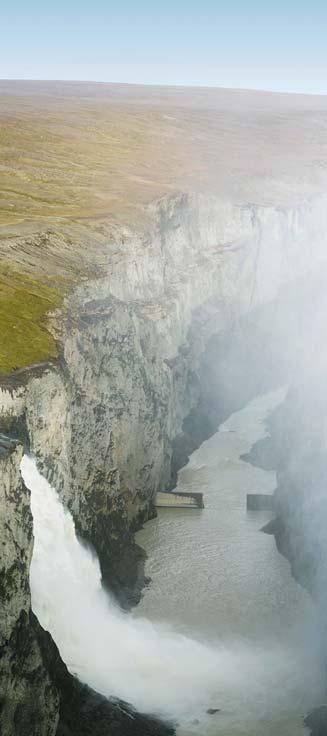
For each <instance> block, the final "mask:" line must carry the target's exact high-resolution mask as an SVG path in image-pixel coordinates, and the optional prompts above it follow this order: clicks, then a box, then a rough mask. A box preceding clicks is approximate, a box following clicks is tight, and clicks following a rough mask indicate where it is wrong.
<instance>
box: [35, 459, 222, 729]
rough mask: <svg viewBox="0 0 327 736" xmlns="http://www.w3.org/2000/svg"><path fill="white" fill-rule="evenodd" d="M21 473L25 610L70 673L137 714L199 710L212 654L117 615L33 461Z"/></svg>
mask: <svg viewBox="0 0 327 736" xmlns="http://www.w3.org/2000/svg"><path fill="white" fill-rule="evenodd" d="M21 472H22V476H23V478H24V481H25V484H26V485H27V487H28V488H29V489H30V491H31V507H32V514H33V523H34V537H35V541H34V551H33V558H32V564H31V571H30V584H31V593H32V607H33V610H34V612H35V614H36V615H37V617H38V619H39V621H40V623H41V625H42V626H43V628H44V629H46V630H48V631H49V632H50V633H51V635H52V637H53V639H54V640H55V642H56V644H57V646H58V647H59V650H60V653H61V655H62V657H63V659H64V661H65V662H66V664H67V666H68V668H69V670H70V671H71V672H73V673H74V674H76V675H77V677H78V678H79V679H80V680H82V681H83V682H87V683H88V684H89V685H90V686H92V687H93V688H94V689H95V690H97V691H98V692H101V693H102V694H104V695H106V696H117V697H119V698H122V699H123V700H127V701H128V702H130V703H133V705H134V706H135V707H136V708H137V709H139V710H140V711H145V712H155V713H158V714H162V715H164V716H167V717H168V716H172V715H174V716H176V714H177V715H178V716H180V717H182V716H183V715H184V714H185V715H186V714H189V713H190V710H191V711H197V710H199V711H201V710H202V711H203V709H206V708H207V707H208V706H209V705H210V703H209V700H210V692H212V691H213V690H215V689H216V683H217V678H218V662H217V657H216V655H215V653H213V652H211V651H210V650H209V648H208V647H206V646H204V645H202V644H200V643H198V642H196V641H193V640H191V639H189V638H187V637H185V636H182V635H179V634H175V633H173V632H172V631H170V630H169V629H168V628H166V627H165V626H164V625H153V624H152V623H151V622H150V621H148V620H145V619H137V618H135V617H134V616H133V615H132V614H127V613H125V612H123V611H122V610H121V609H120V608H119V606H118V605H117V603H116V602H115V601H114V600H113V599H112V598H111V597H110V596H109V595H108V594H107V593H106V592H105V591H103V589H102V587H101V573H100V566H99V562H98V559H97V557H96V556H95V555H94V554H93V553H92V552H91V551H90V550H89V549H88V548H86V547H85V546H84V545H82V544H81V543H80V542H79V540H78V539H77V536H76V533H75V527H74V522H73V519H72V516H71V514H70V513H69V512H68V511H67V510H66V509H64V507H63V506H62V504H61V502H60V500H59V497H58V494H57V493H56V491H55V490H54V489H53V488H52V487H51V486H50V484H49V483H48V482H47V481H46V480H45V478H43V477H42V476H41V474H40V473H39V471H38V469H37V467H36V463H35V461H34V460H33V459H32V458H30V457H27V456H25V457H24V458H23V460H22V465H21Z"/></svg>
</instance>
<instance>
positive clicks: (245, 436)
mask: <svg viewBox="0 0 327 736" xmlns="http://www.w3.org/2000/svg"><path fill="white" fill-rule="evenodd" d="M283 395H284V391H283V390H280V391H277V392H273V393H271V394H266V395H264V396H261V397H258V398H257V399H255V400H254V401H252V402H250V403H249V404H248V405H247V406H246V407H245V408H244V409H242V410H241V411H238V412H236V413H235V414H233V415H232V416H231V417H230V418H229V419H228V420H227V421H226V422H225V423H224V424H222V425H221V426H220V428H219V431H218V432H217V433H216V434H215V435H214V436H213V437H211V438H210V439H209V440H208V441H207V442H204V443H203V444H202V446H201V447H200V449H198V450H197V451H196V452H194V453H193V455H192V456H191V458H190V461H189V463H188V464H187V466H186V467H185V468H184V469H183V470H181V471H180V473H179V478H178V486H177V488H178V490H179V491H183V492H188V491H203V493H204V502H205V509H204V510H201V511H198V510H177V509H174V510H173V509H160V510H159V513H158V518H157V519H155V520H153V521H151V522H150V523H148V524H147V525H146V526H145V527H144V529H143V530H142V531H140V532H139V533H138V535H137V542H138V543H139V544H140V545H141V546H142V547H143V548H144V549H145V550H146V552H147V554H148V562H147V568H146V572H147V574H148V575H149V576H151V578H152V582H151V585H150V586H149V587H148V588H147V589H146V591H145V594H144V597H143V600H142V602H141V604H140V605H139V606H138V608H137V609H136V611H137V612H136V615H137V616H146V617H147V618H148V619H151V620H152V621H165V623H166V624H167V623H169V624H170V625H171V626H172V627H173V629H174V630H175V631H178V632H181V633H183V634H186V635H187V636H189V637H193V638H195V639H198V640H200V641H202V642H205V643H206V644H207V645H208V646H209V647H210V648H211V649H213V650H217V651H219V652H220V656H221V666H222V672H221V677H219V680H218V681H217V688H216V693H213V692H210V704H209V706H208V707H211V708H219V709H220V710H219V712H217V713H216V714H212V715H207V714H206V715H204V714H203V715H201V716H199V714H196V715H195V714H194V713H192V712H191V713H190V717H189V720H188V723H185V722H184V725H183V727H181V728H180V729H179V733H180V734H183V736H184V735H185V736H186V735H187V734H193V733H199V734H201V735H202V736H205V735H206V734H207V735H208V736H209V735H211V734H212V735H213V734H220V733H222V734H223V735H224V736H232V735H234V734H244V736H263V734H265V735H266V736H297V735H300V734H303V733H307V730H306V729H305V727H304V726H303V722H302V716H303V715H305V714H306V712H307V710H308V709H310V707H312V706H313V705H315V704H316V702H317V700H319V684H318V683H319V669H318V665H317V661H318V657H317V648H316V643H315V613H314V608H313V605H312V601H311V600H310V598H309V596H308V594H307V593H306V592H305V591H304V590H303V589H302V588H301V587H300V586H299V585H298V584H297V583H296V582H295V581H294V579H293V578H292V576H291V573H290V567H289V564H288V562H287V561H286V560H285V559H284V558H283V557H282V556H281V555H280V554H279V553H278V551H277V549H276V546H275V541H274V538H273V537H271V536H268V535H267V534H264V533H262V532H261V531H260V528H261V527H262V526H263V525H264V524H265V523H266V522H267V521H268V520H269V519H270V518H271V513H269V512H262V511H261V512H251V513H247V512H246V494H247V493H248V492H260V493H272V491H273V490H274V488H275V485H276V476H275V472H267V471H265V470H262V469H260V468H257V467H254V466H252V465H250V464H249V463H246V462H243V461H242V460H241V458H240V456H241V455H242V454H243V453H246V452H248V451H249V450H250V449H251V447H252V445H253V444H254V443H255V442H256V441H257V440H258V439H260V438H262V437H264V436H265V434H266V429H265V419H266V417H267V416H268V415H269V413H270V412H271V411H272V409H273V408H274V407H275V406H276V405H278V403H280V401H281V400H282V397H283ZM185 676H187V673H185Z"/></svg>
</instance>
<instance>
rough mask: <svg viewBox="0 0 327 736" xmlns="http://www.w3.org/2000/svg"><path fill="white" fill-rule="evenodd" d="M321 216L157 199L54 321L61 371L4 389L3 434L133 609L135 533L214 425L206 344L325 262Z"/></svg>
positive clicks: (320, 206)
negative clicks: (22, 452)
mask: <svg viewBox="0 0 327 736" xmlns="http://www.w3.org/2000/svg"><path fill="white" fill-rule="evenodd" d="M325 219H326V207H325V200H324V198H318V199H317V200H315V201H313V202H307V203H303V204H302V205H301V207H300V206H299V207H294V208H293V209H290V210H288V211H284V210H282V209H280V208H276V207H271V208H270V207H259V206H257V207H255V206H252V205H251V206H250V205H248V206H245V205H242V206H236V205H232V204H230V203H228V202H225V201H222V200H218V199H216V198H214V197H202V196H199V197H195V196H192V197H191V196H177V197H172V198H167V199H164V200H161V201H160V202H158V203H156V204H154V205H152V206H151V207H150V208H149V211H148V221H149V222H150V223H151V225H149V226H148V229H147V230H146V232H144V231H142V232H138V231H129V230H128V229H127V228H126V227H125V228H124V229H122V231H121V233H120V235H119V236H118V234H117V233H116V236H115V237H116V239H119V247H118V248H116V249H115V248H114V244H113V243H112V242H110V243H108V256H107V258H106V259H104V261H103V262H102V265H101V273H102V275H101V278H100V277H99V276H98V277H97V278H94V279H93V280H92V279H89V280H83V281H82V282H81V284H80V285H79V286H78V287H77V288H76V289H75V291H74V292H73V293H72V294H71V296H70V297H69V298H68V299H67V301H66V304H65V308H64V311H63V312H61V313H60V314H59V315H54V317H53V319H52V325H53V331H54V334H56V335H57V336H59V337H60V341H61V346H62V355H61V359H60V361H59V363H58V364H56V365H55V364H53V365H52V366H45V367H44V369H43V370H42V369H37V370H34V371H27V372H25V373H24V372H23V373H22V374H18V375H16V376H15V377H14V378H12V379H11V380H9V381H6V382H4V383H3V386H2V392H1V399H0V412H1V415H2V426H3V427H5V428H7V427H8V426H11V431H16V432H18V433H19V436H21V437H22V439H23V437H25V440H26V441H28V442H29V443H30V446H31V450H32V452H33V454H34V455H35V456H36V457H37V460H38V463H39V466H40V468H41V470H42V471H43V472H44V473H46V475H47V476H48V478H49V479H50V480H51V481H52V482H53V484H54V485H55V486H56V488H57V489H58V490H59V492H60V493H61V497H62V499H63V501H64V503H66V504H67V505H68V506H69V508H70V510H71V511H72V513H73V516H74V520H75V523H76V527H77V529H78V531H79V533H80V534H81V535H82V536H83V537H84V538H85V539H87V540H88V541H89V542H91V543H92V544H93V545H94V546H95V548H96V550H97V552H98V554H99V558H100V563H101V567H102V573H103V578H104V580H105V581H106V582H107V583H108V584H109V585H110V586H111V588H112V589H113V590H114V591H115V592H116V593H117V594H118V593H119V596H120V600H121V602H122V603H123V604H124V605H130V604H131V603H134V602H136V601H137V599H138V597H139V588H140V584H141V582H142V581H141V579H139V578H138V571H139V565H138V564H137V563H138V559H141V558H142V553H141V552H140V551H138V550H137V549H136V548H135V546H134V543H133V541H132V538H131V533H132V532H133V530H134V529H135V528H136V527H137V526H139V525H140V524H141V523H142V522H143V521H144V520H146V519H147V518H148V517H149V515H151V514H152V512H153V511H152V498H153V496H154V494H155V492H156V491H157V490H163V489H165V488H169V487H170V485H171V479H172V476H174V474H175V473H176V470H177V469H178V467H180V465H181V463H183V461H184V460H185V457H187V452H188V451H189V450H191V449H193V446H194V444H196V443H197V442H199V441H201V440H202V439H203V436H204V435H205V433H206V432H210V431H212V422H213V423H214V422H215V421H216V422H217V421H218V416H217V415H216V410H213V409H212V411H211V414H212V417H210V423H208V419H207V418H206V417H207V416H208V412H207V407H208V406H210V404H211V401H210V397H209V396H207V400H206V402H205V403H203V393H205V391H204V387H205V385H206V384H208V386H209V385H211V384H210V382H207V381H206V378H205V376H206V368H205V356H206V355H207V354H208V350H209V351H210V346H211V348H212V344H213V342H215V341H217V340H218V347H217V344H216V343H215V346H214V350H215V351H216V353H217V350H218V351H219V350H220V345H219V341H221V340H225V339H226V338H225V336H226V334H227V335H229V334H230V333H231V332H232V331H234V332H235V331H236V332H237V331H241V325H242V322H243V320H244V319H245V318H246V315H247V314H255V313H256V310H260V309H262V308H263V305H268V304H269V303H271V302H272V300H274V299H275V298H276V296H277V294H278V293H279V291H280V290H281V289H282V288H283V286H284V285H288V287H289V288H290V285H291V284H295V283H296V282H297V281H298V280H299V279H301V277H302V275H303V274H304V273H305V272H307V271H308V270H310V269H312V268H313V267H315V266H317V264H319V263H321V262H322V261H323V260H324V258H325V252H324V241H323V238H322V233H323V232H324V229H325ZM103 228H104V232H105V227H104V225H103V226H102V229H103ZM313 241H314V243H315V248H314V251H313V250H312V242H313ZM67 247H69V244H68V245H67ZM103 252H104V251H103V250H102V251H101V253H102V257H103ZM221 357H222V352H220V360H218V361H216V364H217V363H218V364H219V365H223V360H222V361H221ZM222 374H223V371H222V370H221V371H220V373H219V375H220V376H222ZM217 383H219V382H217ZM217 389H218V390H217V395H218V394H219V401H220V404H221V403H222V400H221V397H222V393H223V392H222V390H221V385H220V387H219V385H218V386H217ZM207 394H208V392H207ZM201 402H202V406H203V407H204V410H203V412H202V417H203V422H202V424H203V426H201V428H200V429H199V426H200V424H201V423H200V422H199V417H200V413H199V408H200V407H201ZM226 406H227V403H226ZM194 414H196V422H194V421H192V416H193V415H194ZM211 420H212V421H211ZM206 422H207V425H208V426H207V427H205V426H204V424H205V423H206ZM195 427H197V428H198V429H197V430H196V435H197V436H195V437H193V436H192V441H187V442H186V444H185V437H187V436H188V435H190V433H191V434H192V435H193V434H194V428H195ZM135 581H138V583H139V584H137V585H136V587H135Z"/></svg>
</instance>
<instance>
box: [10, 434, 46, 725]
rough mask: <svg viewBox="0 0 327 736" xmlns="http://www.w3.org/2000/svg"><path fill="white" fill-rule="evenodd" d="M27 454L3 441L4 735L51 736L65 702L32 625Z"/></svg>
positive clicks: (31, 541)
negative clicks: (23, 466) (22, 470)
mask: <svg viewBox="0 0 327 736" xmlns="http://www.w3.org/2000/svg"><path fill="white" fill-rule="evenodd" d="M22 453H23V448H22V447H21V446H18V445H16V444H15V443H14V442H10V441H7V440H5V439H4V438H2V439H0V468H1V484H0V505H1V515H0V539H1V545H2V553H1V569H0V600H1V607H0V693H1V701H0V731H1V734H2V735H3V736H13V734H15V736H26V734H27V733H31V734H32V733H33V734H35V736H48V735H49V736H50V734H54V733H55V732H56V727H57V723H58V719H59V708H58V705H59V698H58V691H57V689H56V687H55V686H54V685H53V683H52V681H51V678H50V676H49V673H48V671H47V668H46V667H45V665H44V663H43V658H42V653H41V649H40V645H39V642H38V639H37V636H36V633H35V631H34V629H33V627H32V626H31V625H30V615H31V600H30V591H29V566H30V561H31V555H32V547H33V534H32V515H31V510H30V498H29V491H28V490H27V488H26V487H25V486H24V484H23V482H22V479H21V476H20V471H19V466H20V461H21V458H22Z"/></svg>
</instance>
